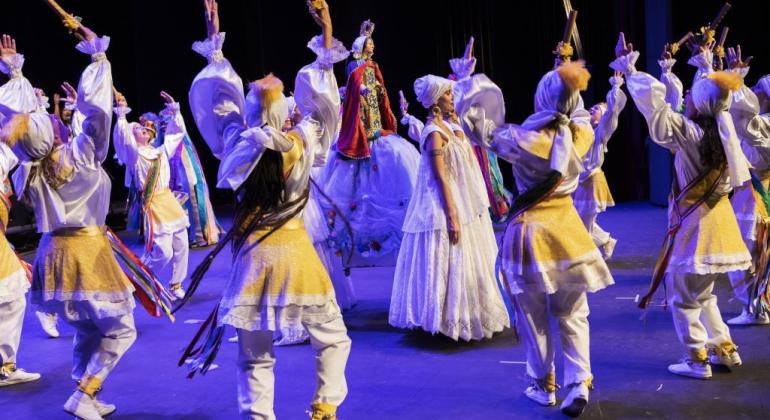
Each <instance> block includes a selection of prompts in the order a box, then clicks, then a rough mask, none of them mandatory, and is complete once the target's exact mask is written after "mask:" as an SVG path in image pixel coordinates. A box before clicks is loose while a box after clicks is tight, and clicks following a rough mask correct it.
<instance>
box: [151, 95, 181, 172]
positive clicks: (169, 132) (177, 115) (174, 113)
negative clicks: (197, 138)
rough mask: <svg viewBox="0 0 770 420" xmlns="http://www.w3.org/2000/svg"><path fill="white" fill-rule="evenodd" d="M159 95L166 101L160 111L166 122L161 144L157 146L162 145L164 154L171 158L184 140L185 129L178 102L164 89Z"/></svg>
mask: <svg viewBox="0 0 770 420" xmlns="http://www.w3.org/2000/svg"><path fill="white" fill-rule="evenodd" d="M160 97H161V98H163V101H164V102H165V103H166V108H165V109H164V110H163V111H161V114H162V115H163V117H164V118H166V119H167V121H168V122H167V125H166V128H165V130H164V132H163V144H162V145H160V146H158V147H162V148H163V152H164V153H166V156H168V157H169V158H171V157H172V156H174V154H175V153H176V151H177V149H178V148H179V145H180V144H181V143H182V141H183V140H184V136H185V134H186V132H187V130H186V128H185V125H184V118H182V113H181V112H180V109H179V102H177V101H175V100H174V98H173V97H171V95H169V94H168V93H166V92H164V91H161V92H160Z"/></svg>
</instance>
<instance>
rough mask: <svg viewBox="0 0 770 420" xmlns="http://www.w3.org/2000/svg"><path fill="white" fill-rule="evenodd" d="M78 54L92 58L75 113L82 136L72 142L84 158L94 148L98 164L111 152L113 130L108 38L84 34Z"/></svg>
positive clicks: (81, 84)
mask: <svg viewBox="0 0 770 420" xmlns="http://www.w3.org/2000/svg"><path fill="white" fill-rule="evenodd" d="M86 31H87V32H86V35H85V39H84V40H83V41H80V43H79V44H78V45H77V49H78V51H80V52H82V53H84V54H88V55H90V56H91V64H89V65H88V67H86V69H85V70H84V71H83V74H82V75H81V77H80V83H79V84H78V97H77V110H78V111H80V113H81V114H83V123H82V130H83V131H82V132H81V133H80V134H79V135H78V136H77V137H75V139H74V140H73V143H74V147H75V148H76V152H78V151H79V152H81V153H85V154H87V153H88V152H89V151H90V150H91V147H92V148H93V159H94V161H95V162H98V163H99V164H101V163H102V162H104V160H105V159H106V158H107V153H108V151H109V148H110V128H111V126H112V101H113V97H112V66H111V65H110V62H109V61H108V60H107V55H106V54H105V51H107V48H108V47H109V45H110V38H109V37H108V36H103V37H97V36H96V34H94V33H93V32H91V31H90V30H87V28H86Z"/></svg>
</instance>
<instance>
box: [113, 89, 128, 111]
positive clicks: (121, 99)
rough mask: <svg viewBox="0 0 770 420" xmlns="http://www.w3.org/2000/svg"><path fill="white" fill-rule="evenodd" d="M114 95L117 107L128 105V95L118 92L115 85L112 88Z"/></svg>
mask: <svg viewBox="0 0 770 420" xmlns="http://www.w3.org/2000/svg"><path fill="white" fill-rule="evenodd" d="M112 95H113V96H114V97H115V106H117V107H127V106H128V102H127V101H126V97H125V96H123V94H122V93H120V92H118V90H117V89H115V87H113V88H112Z"/></svg>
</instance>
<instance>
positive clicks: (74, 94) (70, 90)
mask: <svg viewBox="0 0 770 420" xmlns="http://www.w3.org/2000/svg"><path fill="white" fill-rule="evenodd" d="M61 90H62V91H64V95H65V97H64V99H63V100H64V102H66V103H68V104H71V105H74V104H76V103H77V101H78V91H77V89H75V88H74V87H72V85H71V84H69V83H68V82H64V83H62V84H61Z"/></svg>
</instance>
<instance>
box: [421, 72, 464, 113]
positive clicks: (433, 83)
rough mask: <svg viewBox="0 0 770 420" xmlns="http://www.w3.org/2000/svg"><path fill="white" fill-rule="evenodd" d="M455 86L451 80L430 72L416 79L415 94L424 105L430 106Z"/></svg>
mask: <svg viewBox="0 0 770 420" xmlns="http://www.w3.org/2000/svg"><path fill="white" fill-rule="evenodd" d="M453 86H454V82H452V81H451V80H449V79H445V78H443V77H439V76H434V75H432V74H429V75H427V76H423V77H420V78H419V79H417V80H415V81H414V94H415V95H417V100H418V101H420V103H421V104H422V106H423V107H425V108H430V107H431V106H433V105H435V104H436V102H438V99H439V98H440V97H441V95H443V94H444V93H446V91H447V90H450V89H452V87H453Z"/></svg>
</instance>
